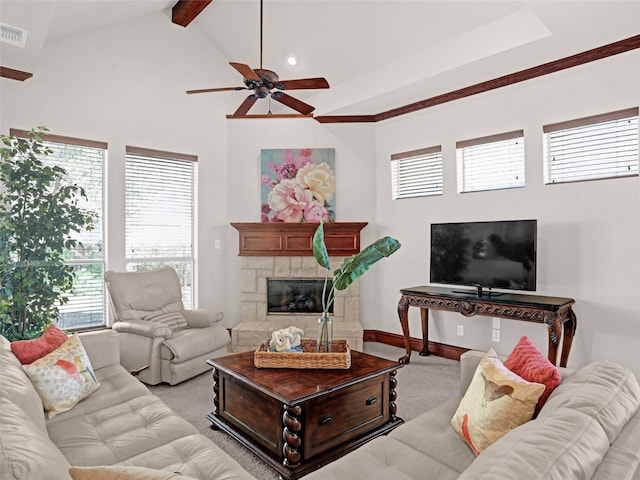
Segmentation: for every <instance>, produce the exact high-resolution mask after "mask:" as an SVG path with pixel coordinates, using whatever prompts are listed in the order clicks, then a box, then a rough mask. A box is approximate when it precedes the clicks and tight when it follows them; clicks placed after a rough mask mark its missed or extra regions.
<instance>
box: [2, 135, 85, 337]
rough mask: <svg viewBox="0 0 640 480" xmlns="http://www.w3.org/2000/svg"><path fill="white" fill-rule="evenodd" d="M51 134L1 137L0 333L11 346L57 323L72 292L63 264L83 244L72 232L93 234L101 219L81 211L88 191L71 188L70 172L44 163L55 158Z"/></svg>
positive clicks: (70, 270)
mask: <svg viewBox="0 0 640 480" xmlns="http://www.w3.org/2000/svg"><path fill="white" fill-rule="evenodd" d="M47 131H48V129H47V128H45V127H38V128H37V129H34V130H31V132H30V135H29V136H28V137H27V138H19V137H9V136H5V135H1V136H0V138H1V140H2V144H1V145H0V158H1V159H2V162H1V163H0V334H2V335H4V336H5V337H7V338H8V339H9V340H11V341H13V340H20V339H27V338H34V337H37V336H39V335H40V334H41V333H42V332H43V330H44V329H45V328H46V327H47V326H48V325H49V324H51V323H53V322H55V321H56V320H57V318H58V312H59V310H58V308H59V306H60V305H63V304H65V303H66V302H68V297H67V296H66V295H65V294H67V293H69V292H71V290H72V287H73V278H74V274H73V268H72V267H71V266H69V265H67V264H66V263H65V261H64V254H65V252H67V251H68V250H69V249H71V248H73V247H75V246H76V245H79V242H78V241H77V240H75V239H74V238H73V237H72V232H80V231H82V230H83V229H86V230H91V227H92V224H93V220H94V218H95V216H96V214H95V213H94V212H91V211H88V210H85V209H83V208H81V207H80V206H79V202H80V200H81V199H83V198H86V194H85V191H84V189H83V188H82V187H80V186H78V185H66V184H65V183H64V177H65V174H66V171H65V170H64V169H63V168H60V167H57V166H48V165H46V164H45V162H43V161H42V158H44V157H46V156H47V155H50V154H52V153H53V152H52V150H51V149H50V148H48V147H47V146H46V145H45V143H44V140H43V136H44V135H45V133H46V132H47Z"/></svg>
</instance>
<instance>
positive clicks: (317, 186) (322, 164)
mask: <svg viewBox="0 0 640 480" xmlns="http://www.w3.org/2000/svg"><path fill="white" fill-rule="evenodd" d="M260 161H261V173H262V176H261V180H260V181H261V184H262V185H261V201H262V215H261V220H262V222H319V221H320V220H325V221H326V222H333V221H335V216H336V212H335V192H336V176H335V149H333V148H301V149H268V150H262V151H261V158H260Z"/></svg>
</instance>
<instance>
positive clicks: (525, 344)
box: [504, 336, 562, 413]
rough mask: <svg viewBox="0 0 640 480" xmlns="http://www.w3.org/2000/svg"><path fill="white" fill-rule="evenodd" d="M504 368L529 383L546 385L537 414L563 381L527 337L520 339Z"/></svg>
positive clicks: (552, 365) (556, 370) (551, 364)
mask: <svg viewBox="0 0 640 480" xmlns="http://www.w3.org/2000/svg"><path fill="white" fill-rule="evenodd" d="M504 366H505V367H507V368H508V369H509V370H511V371H512V372H513V373H515V374H516V375H519V376H520V377H522V378H524V379H525V380H526V381H527V382H536V383H542V384H543V385H545V389H544V392H542V395H540V398H539V399H538V403H537V404H536V411H535V413H538V412H539V411H540V409H541V408H542V406H543V405H544V402H546V401H547V398H549V395H551V392H553V389H554V388H556V387H557V386H558V385H560V381H561V380H562V378H561V377H560V371H559V370H558V368H557V367H556V366H555V365H554V364H553V363H551V362H550V361H549V359H548V358H547V357H546V356H545V355H544V354H543V353H542V352H541V351H540V350H538V347H536V346H535V345H534V343H533V342H532V341H531V340H529V337H526V336H523V337H521V338H520V340H519V341H518V343H517V344H516V346H515V347H514V349H513V350H512V351H511V353H510V354H509V356H508V357H507V359H506V360H505V361H504Z"/></svg>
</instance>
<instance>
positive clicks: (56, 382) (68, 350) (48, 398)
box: [22, 334, 100, 418]
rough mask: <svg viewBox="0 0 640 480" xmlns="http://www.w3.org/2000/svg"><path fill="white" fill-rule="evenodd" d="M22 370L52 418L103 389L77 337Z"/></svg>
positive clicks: (70, 338)
mask: <svg viewBox="0 0 640 480" xmlns="http://www.w3.org/2000/svg"><path fill="white" fill-rule="evenodd" d="M22 369H23V370H24V371H25V373H26V374H27V375H28V376H29V379H30V380H31V383H33V386H34V387H35V389H36V391H37V392H38V395H40V399H41V400H42V403H43V405H44V408H45V410H46V411H47V414H48V415H49V418H52V417H54V416H55V415H57V414H59V413H62V412H66V411H67V410H71V409H72V408H73V407H74V406H75V405H76V404H77V403H78V402H79V401H80V400H82V399H83V398H85V397H87V396H88V395H90V394H91V393H93V392H94V391H95V390H96V389H97V388H98V387H99V386H100V384H99V383H98V381H97V379H96V377H95V374H94V372H93V367H92V366H91V362H90V361H89V357H88V356H87V352H85V350H84V347H83V346H82V343H80V338H78V335H76V334H73V335H71V337H69V340H67V341H66V342H65V343H63V344H62V345H61V346H60V347H58V348H57V349H56V350H54V351H53V352H51V353H49V354H48V355H45V356H44V357H42V358H40V359H39V360H36V361H35V362H33V363H30V364H29V365H23V366H22Z"/></svg>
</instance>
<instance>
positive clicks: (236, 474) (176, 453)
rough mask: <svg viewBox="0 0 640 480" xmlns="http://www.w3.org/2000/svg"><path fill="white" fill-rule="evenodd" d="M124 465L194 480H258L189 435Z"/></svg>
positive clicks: (210, 445) (198, 437) (204, 439)
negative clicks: (198, 479)
mask: <svg viewBox="0 0 640 480" xmlns="http://www.w3.org/2000/svg"><path fill="white" fill-rule="evenodd" d="M120 464H121V465H139V466H143V467H148V468H155V469H159V470H167V471H170V472H180V473H181V474H182V475H187V476H189V477H194V478H202V479H213V478H215V479H218V480H256V479H255V478H254V477H253V476H251V475H250V474H249V473H248V472H247V471H246V470H245V469H243V468H242V467H241V466H240V464H239V463H238V462H236V461H235V460H234V459H233V458H231V457H230V456H229V455H228V454H226V453H225V452H224V451H223V450H221V449H220V448H219V447H218V446H216V445H215V444H213V443H212V442H211V440H209V439H208V438H207V437H205V436H204V435H201V434H194V435H188V436H184V437H181V438H177V439H175V440H172V441H170V442H166V443H165V444H163V445H160V446H158V447H156V448H153V449H150V450H147V451H145V452H142V453H140V454H138V455H136V456H134V457H131V458H129V459H127V460H124V461H122V462H121V463H120Z"/></svg>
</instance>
